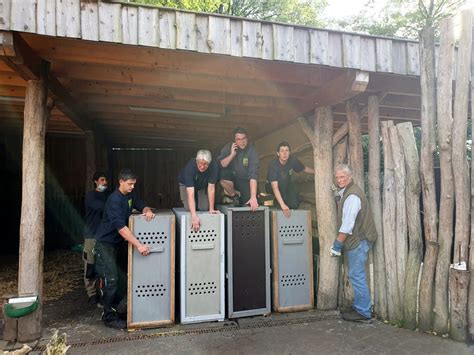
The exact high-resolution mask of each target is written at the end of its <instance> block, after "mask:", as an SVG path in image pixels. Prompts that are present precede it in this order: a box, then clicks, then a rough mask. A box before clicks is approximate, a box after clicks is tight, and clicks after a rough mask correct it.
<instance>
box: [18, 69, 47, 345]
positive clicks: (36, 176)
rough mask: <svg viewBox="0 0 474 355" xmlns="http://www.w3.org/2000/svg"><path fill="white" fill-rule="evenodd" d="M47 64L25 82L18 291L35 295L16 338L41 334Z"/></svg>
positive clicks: (23, 340) (24, 339)
mask: <svg viewBox="0 0 474 355" xmlns="http://www.w3.org/2000/svg"><path fill="white" fill-rule="evenodd" d="M47 71H48V66H47V65H46V64H43V68H42V73H41V74H42V75H41V78H40V80H29V81H28V82H27V85H26V95H25V111H24V122H23V161H22V201H21V220H20V256H19V265H18V295H19V296H27V295H37V296H38V297H39V301H40V305H39V307H38V309H37V310H36V311H34V312H33V313H30V314H29V315H26V316H24V317H22V318H19V319H18V341H19V342H28V341H32V340H36V339H38V338H40V337H41V319H42V298H43V248H44V214H45V205H44V203H45V169H44V167H45V165H44V159H45V132H46V125H47V120H48V116H49V111H48V107H47V87H46V78H47Z"/></svg>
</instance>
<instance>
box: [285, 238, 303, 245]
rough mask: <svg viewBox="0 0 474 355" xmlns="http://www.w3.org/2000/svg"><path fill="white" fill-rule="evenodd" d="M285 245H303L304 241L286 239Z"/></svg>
mask: <svg viewBox="0 0 474 355" xmlns="http://www.w3.org/2000/svg"><path fill="white" fill-rule="evenodd" d="M283 244H303V239H290V240H287V239H284V240H283Z"/></svg>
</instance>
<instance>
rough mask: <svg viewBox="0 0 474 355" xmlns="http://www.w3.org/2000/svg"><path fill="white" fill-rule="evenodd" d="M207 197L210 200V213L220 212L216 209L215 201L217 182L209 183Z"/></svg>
mask: <svg viewBox="0 0 474 355" xmlns="http://www.w3.org/2000/svg"><path fill="white" fill-rule="evenodd" d="M207 198H208V201H209V213H211V214H218V213H219V211H217V210H215V209H214V208H215V206H214V204H215V201H216V185H215V184H207Z"/></svg>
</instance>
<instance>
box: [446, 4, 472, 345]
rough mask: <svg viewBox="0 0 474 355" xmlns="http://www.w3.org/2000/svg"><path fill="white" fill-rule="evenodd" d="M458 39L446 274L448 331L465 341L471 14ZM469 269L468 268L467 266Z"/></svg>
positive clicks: (465, 16)
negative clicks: (450, 249)
mask: <svg viewBox="0 0 474 355" xmlns="http://www.w3.org/2000/svg"><path fill="white" fill-rule="evenodd" d="M461 21H462V22H461V38H460V40H459V50H458V66H457V71H456V72H457V73H456V75H457V77H456V88H455V97H454V110H453V112H454V121H453V151H452V154H453V171H455V172H456V173H455V174H454V197H455V199H454V200H455V208H456V213H455V216H456V219H455V227H454V268H455V269H457V270H452V271H451V272H450V275H449V277H450V280H449V285H450V299H451V310H450V319H451V329H450V334H451V337H452V338H453V339H456V340H465V339H466V336H467V335H466V331H465V329H466V327H467V318H468V316H467V290H468V287H469V279H470V278H469V271H467V270H468V269H467V267H468V266H469V265H468V262H469V241H470V236H469V233H470V222H469V212H470V201H469V191H470V186H469V184H470V181H469V170H468V162H467V158H466V138H467V137H466V136H467V115H468V104H469V80H470V76H469V75H470V65H471V54H472V53H471V51H472V10H471V9H469V10H463V11H462V12H461ZM469 267H472V266H469Z"/></svg>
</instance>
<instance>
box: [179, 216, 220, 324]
mask: <svg viewBox="0 0 474 355" xmlns="http://www.w3.org/2000/svg"><path fill="white" fill-rule="evenodd" d="M173 212H174V213H175V214H176V219H177V226H178V229H177V230H178V231H179V238H180V247H179V248H180V251H179V252H180V318H181V323H198V322H206V321H216V320H217V321H223V320H224V317H225V297H224V294H225V289H224V286H225V279H224V278H225V269H224V267H225V264H224V260H225V229H224V215H223V214H209V213H208V212H198V215H199V219H200V220H201V228H200V229H199V230H198V231H196V232H195V231H193V230H192V229H191V214H190V213H189V212H186V211H185V210H184V208H175V209H173Z"/></svg>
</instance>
